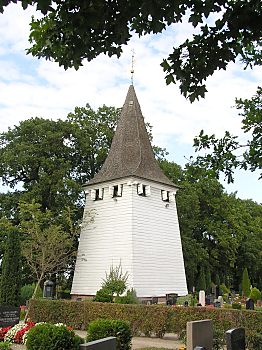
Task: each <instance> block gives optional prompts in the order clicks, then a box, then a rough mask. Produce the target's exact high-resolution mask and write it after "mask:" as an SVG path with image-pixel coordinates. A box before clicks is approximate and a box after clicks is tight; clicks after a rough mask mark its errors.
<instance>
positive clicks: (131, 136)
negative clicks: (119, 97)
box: [87, 85, 176, 187]
mask: <svg viewBox="0 0 262 350" xmlns="http://www.w3.org/2000/svg"><path fill="white" fill-rule="evenodd" d="M127 176H137V177H140V178H144V179H148V180H152V181H156V182H160V183H163V184H166V185H170V186H175V185H174V184H173V182H171V181H170V180H169V179H168V178H167V177H166V176H165V175H164V173H163V172H162V170H161V169H160V167H159V165H158V163H157V161H156V159H155V157H154V153H153V150H152V147H151V144H150V141H149V137H148V134H147V131H146V127H145V123H144V118H143V116H142V112H141V109H140V105H139V102H138V100H137V97H136V93H135V89H134V86H133V85H131V86H130V87H129V90H128V93H127V96H126V100H125V103H124V106H123V109H122V113H121V116H120V119H119V121H118V125H117V128H116V132H115V135H114V138H113V141H112V145H111V148H110V151H109V153H108V156H107V158H106V160H105V163H104V165H103V167H102V168H101V170H100V171H99V172H98V173H97V174H96V175H95V176H94V178H93V179H92V180H90V181H89V182H88V183H87V185H91V184H97V183H101V182H105V181H111V180H117V179H120V178H123V177H127ZM175 187H176V186H175Z"/></svg>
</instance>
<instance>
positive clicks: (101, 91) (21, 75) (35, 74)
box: [0, 5, 262, 202]
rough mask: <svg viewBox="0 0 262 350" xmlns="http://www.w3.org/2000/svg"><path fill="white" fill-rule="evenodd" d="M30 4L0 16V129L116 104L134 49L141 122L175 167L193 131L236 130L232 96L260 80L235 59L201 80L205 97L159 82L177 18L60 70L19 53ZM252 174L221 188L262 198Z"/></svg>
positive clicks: (180, 32)
mask: <svg viewBox="0 0 262 350" xmlns="http://www.w3.org/2000/svg"><path fill="white" fill-rule="evenodd" d="M32 14H34V10H33V9H32V8H30V9H28V10H27V11H23V10H22V8H21V6H20V5H19V6H18V5H10V6H8V7H7V8H6V10H5V12H4V14H0V38H1V39H0V132H2V131H6V130H7V129H8V127H12V126H14V125H17V124H18V123H19V122H20V121H22V120H25V119H28V118H31V117H36V116H38V117H45V118H53V119H56V118H61V119H63V118H65V117H66V115H67V114H68V113H69V112H71V111H73V109H74V107H75V106H85V104H86V103H89V104H90V105H91V107H93V108H97V107H99V106H101V105H103V104H106V105H108V106H115V107H121V106H122V105H123V102H124V99H125V96H126V93H127V90H128V86H129V84H130V68H131V55H132V53H131V50H132V49H134V50H135V76H134V85H135V89H136V93H137V96H138V99H139V102H140V105H141V108H142V112H143V115H144V117H145V120H146V122H149V123H150V124H151V125H152V126H153V136H154V144H156V145H158V146H161V147H165V148H166V149H167V151H168V152H169V156H168V159H169V160H172V161H175V162H177V163H178V164H181V165H183V164H184V163H185V161H186V158H189V157H190V155H194V150H193V148H192V144H193V138H194V136H196V135H198V134H199V132H200V130H201V129H204V131H205V132H206V133H209V134H211V133H215V134H216V135H217V136H222V135H223V133H224V131H225V130H228V131H230V132H231V133H233V134H236V135H239V134H240V133H241V124H240V119H241V118H240V117H238V115H237V111H236V109H234V108H233V106H234V99H235V97H244V98H246V97H251V96H252V95H253V94H254V93H255V91H256V88H257V86H258V85H259V84H260V83H261V78H262V71H261V69H259V68H255V69H253V70H252V71H250V70H246V71H244V70H243V66H240V65H239V64H231V65H230V67H229V69H228V70H227V71H226V72H225V71H218V72H216V73H215V74H214V75H213V77H211V78H209V80H208V82H207V89H208V93H207V95H206V98H205V99H202V100H201V101H199V102H194V103H193V104H190V102H189V101H187V100H186V99H185V98H184V97H182V96H181V95H180V92H179V89H178V86H176V85H173V84H172V86H170V85H169V86H166V85H165V80H164V73H163V71H162V68H161V67H160V63H161V62H162V59H163V58H165V57H167V56H168V54H169V53H170V52H171V50H172V47H173V46H175V45H177V44H178V43H180V42H182V41H184V39H186V38H187V37H188V36H189V35H191V33H192V30H191V27H190V26H188V25H187V24H179V25H176V26H173V27H172V28H170V29H169V30H168V31H167V32H166V33H164V34H161V35H157V36H156V35H152V36H151V35H149V36H146V37H143V38H140V39H139V38H138V37H134V38H133V39H132V41H131V42H130V44H129V45H128V46H126V47H125V48H124V53H123V55H122V56H121V58H120V59H117V58H108V57H107V56H103V55H100V56H99V57H98V58H96V59H95V60H93V61H92V62H90V63H88V62H85V63H84V66H83V67H82V68H80V69H79V70H78V71H75V70H74V69H69V70H67V71H64V69H63V68H61V67H59V66H58V64H57V63H53V62H49V61H45V60H44V59H41V60H38V59H36V58H33V57H32V56H28V55H26V54H25V49H26V48H28V47H29V43H28V35H29V22H30V18H31V15H32ZM257 179H258V173H256V174H254V173H250V172H244V171H241V172H237V174H236V180H235V183H234V184H233V185H230V186H226V190H227V191H228V192H234V191H237V192H238V196H239V197H240V198H251V199H254V200H256V201H258V202H261V201H262V191H261V184H260V183H259V181H258V180H257Z"/></svg>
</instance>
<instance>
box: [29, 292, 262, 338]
mask: <svg viewBox="0 0 262 350" xmlns="http://www.w3.org/2000/svg"><path fill="white" fill-rule="evenodd" d="M30 304H31V307H30V309H31V310H30V315H29V316H30V319H31V320H32V321H34V322H39V321H46V322H52V323H56V322H63V323H65V324H68V325H70V326H72V327H73V328H74V329H77V328H78V329H85V328H86V327H87V326H88V324H89V323H90V322H91V321H94V320H96V319H97V316H98V315H99V317H100V318H103V319H119V320H120V319H121V320H124V321H127V322H129V323H130V327H131V331H132V335H133V336H134V335H138V334H141V333H142V334H148V335H156V336H158V337H163V336H164V334H165V332H170V333H176V334H180V333H181V332H184V331H185V329H186V323H187V322H188V321H194V320H203V319H211V320H213V322H214V327H218V328H223V329H230V328H236V327H244V328H245V330H246V334H247V335H248V334H250V333H251V332H253V333H259V332H260V331H261V328H262V312H259V311H249V310H244V309H243V310H233V309H223V308H220V309H218V308H212V309H211V308H203V307H201V308H199V307H177V308H170V307H167V306H163V305H149V306H147V305H123V304H113V303H95V302H73V301H62V300H43V299H41V300H40V299H39V300H31V301H30Z"/></svg>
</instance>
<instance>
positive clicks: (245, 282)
mask: <svg viewBox="0 0 262 350" xmlns="http://www.w3.org/2000/svg"><path fill="white" fill-rule="evenodd" d="M250 286H251V283H250V279H249V276H248V271H247V268H245V269H244V271H243V275H242V284H241V287H242V294H243V295H244V296H245V297H249V294H250Z"/></svg>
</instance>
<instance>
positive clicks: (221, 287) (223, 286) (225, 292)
mask: <svg viewBox="0 0 262 350" xmlns="http://www.w3.org/2000/svg"><path fill="white" fill-rule="evenodd" d="M219 288H220V290H222V294H228V293H230V289H229V288H227V286H226V285H225V283H222V284H220V286H219Z"/></svg>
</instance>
